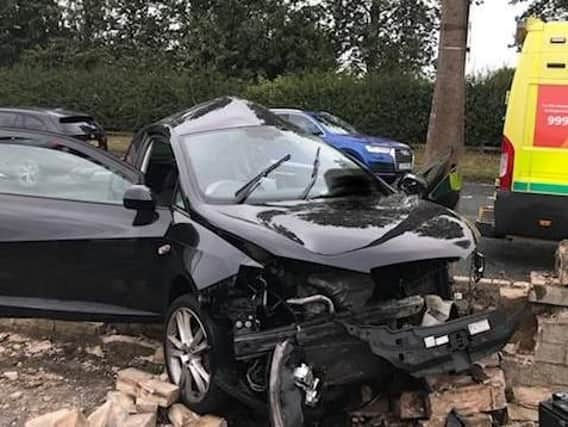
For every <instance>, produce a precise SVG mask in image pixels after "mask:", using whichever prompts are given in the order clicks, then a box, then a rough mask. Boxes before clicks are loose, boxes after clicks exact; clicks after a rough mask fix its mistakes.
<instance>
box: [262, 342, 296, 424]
mask: <svg viewBox="0 0 568 427" xmlns="http://www.w3.org/2000/svg"><path fill="white" fill-rule="evenodd" d="M293 352H294V346H293V345H292V343H291V342H290V340H286V341H283V342H280V343H278V344H277V345H276V346H275V347H274V352H273V353H272V361H271V364H270V380H269V392H268V399H269V403H270V425H271V426H272V427H297V426H303V425H304V413H303V411H302V394H301V391H300V389H299V388H298V387H296V385H295V383H294V373H293V371H292V369H290V367H289V366H288V364H287V362H288V361H289V360H290V357H291V355H292V353H293Z"/></svg>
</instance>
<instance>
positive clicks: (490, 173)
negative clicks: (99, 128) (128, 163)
mask: <svg viewBox="0 0 568 427" xmlns="http://www.w3.org/2000/svg"><path fill="white" fill-rule="evenodd" d="M132 136H133V135H132V134H131V133H128V132H109V134H108V146H109V150H110V151H112V152H113V153H115V154H117V155H118V156H120V157H122V156H123V155H124V154H125V153H126V150H127V149H128V146H129V144H130V141H131V140H132ZM413 148H414V152H415V153H416V166H417V167H420V166H421V165H422V161H423V159H424V145H417V146H414V147H413ZM499 159H500V154H499V153H482V152H480V151H478V150H472V149H466V152H465V154H464V157H463V159H462V164H461V170H462V174H463V179H464V181H467V182H487V183H493V182H494V181H495V178H497V175H498V174H499Z"/></svg>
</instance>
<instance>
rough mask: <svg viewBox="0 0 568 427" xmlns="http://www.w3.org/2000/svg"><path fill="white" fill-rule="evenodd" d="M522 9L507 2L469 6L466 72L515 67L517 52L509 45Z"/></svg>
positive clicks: (487, 0) (496, 0)
mask: <svg viewBox="0 0 568 427" xmlns="http://www.w3.org/2000/svg"><path fill="white" fill-rule="evenodd" d="M525 8H526V5H514V6H512V5H510V4H509V0H485V2H484V4H482V5H481V6H472V10H471V16H470V25H471V27H470V36H469V47H470V55H469V58H468V62H467V71H468V73H470V74H471V73H482V72H484V71H489V70H494V69H496V68H500V67H502V66H504V65H509V66H514V65H515V64H516V58H517V52H516V49H515V48H511V47H508V46H509V45H511V44H512V43H513V40H514V34H515V30H516V27H517V24H516V21H515V18H516V17H517V16H519V15H521V14H522V13H523V12H524V10H525Z"/></svg>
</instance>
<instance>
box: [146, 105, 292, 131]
mask: <svg viewBox="0 0 568 427" xmlns="http://www.w3.org/2000/svg"><path fill="white" fill-rule="evenodd" d="M253 126H277V127H280V128H286V129H294V127H293V126H291V125H290V124H289V123H288V122H286V121H284V120H283V119H281V118H280V117H278V116H277V115H276V114H274V113H273V112H271V111H270V110H269V109H267V108H265V107H262V106H261V105H258V104H256V103H254V102H252V101H248V100H246V99H241V98H236V97H231V96H224V97H221V98H216V99H213V100H211V101H207V102H204V103H202V104H199V105H196V106H195V107H192V108H190V109H188V110H185V111H182V112H179V113H176V114H173V115H171V116H169V117H166V118H165V119H162V120H160V121H159V122H157V123H155V124H154V125H151V126H150V128H160V127H167V128H169V130H170V131H171V132H172V133H175V134H177V135H180V136H181V135H188V134H192V133H201V132H211V131H216V130H226V129H235V128H240V127H253Z"/></svg>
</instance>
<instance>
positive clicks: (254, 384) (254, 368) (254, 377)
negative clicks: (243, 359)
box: [246, 359, 266, 393]
mask: <svg viewBox="0 0 568 427" xmlns="http://www.w3.org/2000/svg"><path fill="white" fill-rule="evenodd" d="M264 365H266V363H265V364H264ZM264 368H265V366H263V363H262V361H261V359H257V360H255V361H254V362H253V364H252V365H251V366H250V367H249V368H248V370H247V373H246V379H247V383H248V386H249V387H250V389H251V390H252V391H254V392H257V393H262V392H264V391H265V390H266V384H265V381H263V380H262V377H264V376H265V375H266V371H265V369H264Z"/></svg>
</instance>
